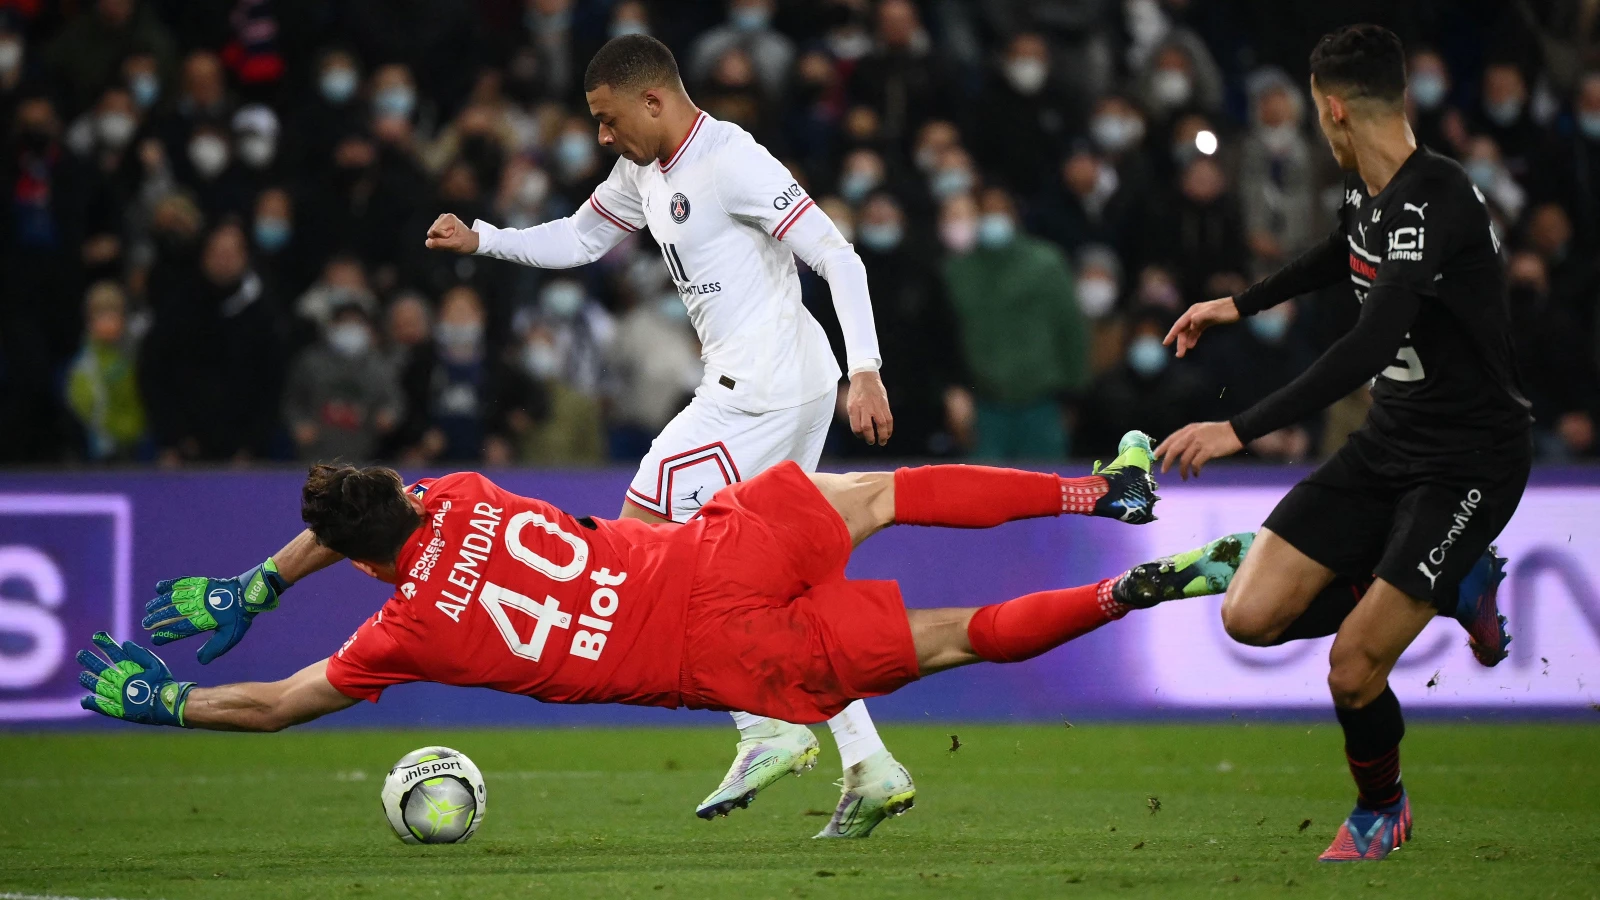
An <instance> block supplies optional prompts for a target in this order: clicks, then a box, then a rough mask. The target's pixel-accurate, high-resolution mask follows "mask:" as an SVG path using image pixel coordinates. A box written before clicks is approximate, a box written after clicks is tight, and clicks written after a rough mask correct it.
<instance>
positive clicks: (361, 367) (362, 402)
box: [283, 302, 403, 462]
mask: <svg viewBox="0 0 1600 900" xmlns="http://www.w3.org/2000/svg"><path fill="white" fill-rule="evenodd" d="M402 402H403V401H402V398H401V393H400V387H399V384H398V383H397V381H396V378H395V372H394V367H393V366H391V365H389V364H388V363H387V362H386V361H385V360H384V359H383V356H382V354H381V353H380V352H379V351H378V348H377V346H376V341H375V340H374V337H373V333H372V323H371V321H370V320H369V319H368V313H367V310H366V309H365V308H364V307H363V306H362V305H361V304H359V303H355V302H346V303H343V304H340V305H339V306H336V307H335V308H334V310H333V315H332V317H331V318H330V319H329V321H328V325H327V328H326V329H324V331H323V335H322V340H321V341H319V342H317V343H316V344H313V345H312V346H310V347H308V348H306V349H305V351H303V352H302V353H301V354H300V356H299V357H297V358H296V359H295V361H294V363H293V364H292V365H291V366H290V368H289V376H288V381H287V384H286V385H285V389H284V398H283V420H284V422H285V424H286V425H287V426H288V428H289V434H290V436H291V437H292V438H293V439H294V443H295V447H296V449H297V451H298V453H299V455H300V458H301V459H302V460H305V461H307V462H316V461H327V460H333V459H340V460H348V461H356V460H366V459H372V458H373V455H374V453H375V452H376V451H377V449H378V448H379V446H381V443H382V441H383V440H384V438H385V437H387V436H388V435H389V433H390V432H392V431H394V429H395V426H396V425H398V424H399V422H400V415H401V412H402V410H403V406H402Z"/></svg>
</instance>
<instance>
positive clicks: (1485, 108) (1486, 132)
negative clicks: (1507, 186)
mask: <svg viewBox="0 0 1600 900" xmlns="http://www.w3.org/2000/svg"><path fill="white" fill-rule="evenodd" d="M1480 96H1481V98H1482V99H1481V100H1480V102H1479V105H1478V108H1477V110H1475V112H1474V114H1473V116H1472V117H1471V120H1470V122H1471V125H1470V127H1471V130H1472V132H1473V133H1474V134H1478V135H1483V136H1486V137H1488V138H1490V139H1492V140H1493V141H1494V145H1495V147H1496V148H1498V150H1499V154H1500V160H1501V162H1502V163H1503V164H1504V165H1505V167H1506V169H1507V171H1508V172H1509V173H1510V174H1511V175H1512V176H1513V177H1515V178H1526V177H1527V176H1528V173H1529V166H1530V165H1531V164H1532V162H1533V159H1534V158H1535V156H1536V155H1537V154H1538V153H1539V151H1540V150H1541V146H1540V144H1541V141H1542V136H1541V134H1540V131H1539V126H1538V124H1537V123H1536V122H1534V121H1533V109H1532V103H1531V102H1530V98H1529V92H1528V83H1527V79H1525V78H1524V77H1523V74H1522V70H1521V69H1519V68H1518V67H1517V66H1516V64H1514V63H1510V62H1496V63H1491V64H1490V65H1489V66H1488V67H1487V68H1485V69H1484V70H1483V84H1482V89H1481V94H1480Z"/></svg>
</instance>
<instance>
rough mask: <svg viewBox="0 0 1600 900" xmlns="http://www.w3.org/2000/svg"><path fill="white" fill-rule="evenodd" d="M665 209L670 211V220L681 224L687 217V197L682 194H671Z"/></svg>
mask: <svg viewBox="0 0 1600 900" xmlns="http://www.w3.org/2000/svg"><path fill="white" fill-rule="evenodd" d="M667 210H668V211H669V212H671V213H672V221H674V222H677V223H678V224H679V225H682V224H683V223H684V220H686V219H688V218H689V198H688V197H685V196H684V195H682V194H673V195H672V202H671V203H669V204H668V205H667Z"/></svg>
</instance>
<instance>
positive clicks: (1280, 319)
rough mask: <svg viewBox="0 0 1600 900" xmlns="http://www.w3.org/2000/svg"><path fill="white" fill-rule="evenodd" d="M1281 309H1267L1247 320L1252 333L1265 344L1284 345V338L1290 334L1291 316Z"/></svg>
mask: <svg viewBox="0 0 1600 900" xmlns="http://www.w3.org/2000/svg"><path fill="white" fill-rule="evenodd" d="M1281 309H1282V307H1279V308H1278V309H1265V310H1262V311H1261V312H1259V313H1256V314H1255V315H1253V316H1251V317H1250V318H1248V319H1246V320H1245V321H1246V322H1247V323H1249V325H1250V333H1251V334H1254V335H1255V336H1256V338H1257V339H1259V340H1260V341H1261V342H1262V343H1265V344H1281V343H1283V338H1284V336H1285V335H1287V334H1288V333H1289V315H1288V313H1286V312H1282V311H1280V310H1281Z"/></svg>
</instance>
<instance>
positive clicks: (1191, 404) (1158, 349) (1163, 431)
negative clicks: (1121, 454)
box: [1074, 307, 1208, 456]
mask: <svg viewBox="0 0 1600 900" xmlns="http://www.w3.org/2000/svg"><path fill="white" fill-rule="evenodd" d="M1173 318H1174V317H1173V315H1172V314H1171V313H1170V312H1168V311H1167V310H1165V309H1162V308H1159V307H1140V308H1137V309H1135V310H1134V311H1133V313H1132V314H1131V316H1130V319H1131V321H1130V324H1129V328H1128V339H1127V341H1126V342H1125V344H1124V346H1123V358H1122V361H1121V362H1120V363H1118V364H1117V365H1116V366H1115V367H1113V368H1112V369H1111V370H1109V371H1107V372H1105V373H1104V374H1102V375H1101V376H1100V377H1098V378H1096V379H1095V380H1094V382H1093V383H1092V384H1091V385H1089V388H1088V390H1087V391H1086V392H1085V393H1084V399H1083V403H1082V405H1081V406H1080V409H1079V414H1078V426H1077V431H1076V435H1075V438H1074V440H1075V446H1076V449H1077V450H1078V452H1080V453H1083V454H1085V455H1089V456H1094V455H1100V456H1106V455H1110V454H1114V453H1116V451H1117V441H1118V440H1119V439H1120V438H1121V437H1122V435H1123V433H1124V432H1126V431H1127V430H1128V429H1129V428H1135V427H1137V428H1140V429H1143V430H1144V431H1147V432H1148V433H1150V434H1153V435H1168V434H1171V433H1172V432H1174V431H1176V430H1178V429H1179V428H1181V427H1183V425H1185V424H1186V423H1187V422H1188V421H1189V420H1190V419H1192V418H1194V417H1195V415H1196V413H1195V410H1196V409H1205V408H1207V407H1206V402H1207V399H1208V398H1207V396H1206V394H1207V393H1208V391H1207V387H1206V380H1205V378H1204V376H1203V375H1202V374H1201V373H1200V372H1198V371H1196V367H1195V364H1194V363H1193V362H1192V361H1191V360H1188V359H1175V358H1174V357H1173V356H1172V353H1171V352H1170V351H1168V350H1167V348H1165V347H1163V346H1162V345H1161V339H1162V338H1163V337H1165V336H1166V334H1167V329H1168V328H1169V327H1170V326H1171V324H1172V321H1173ZM1132 422H1138V423H1140V424H1138V425H1137V426H1135V425H1131V424H1129V423H1132ZM1119 428H1121V429H1122V430H1121V431H1118V430H1117V429H1119Z"/></svg>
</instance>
